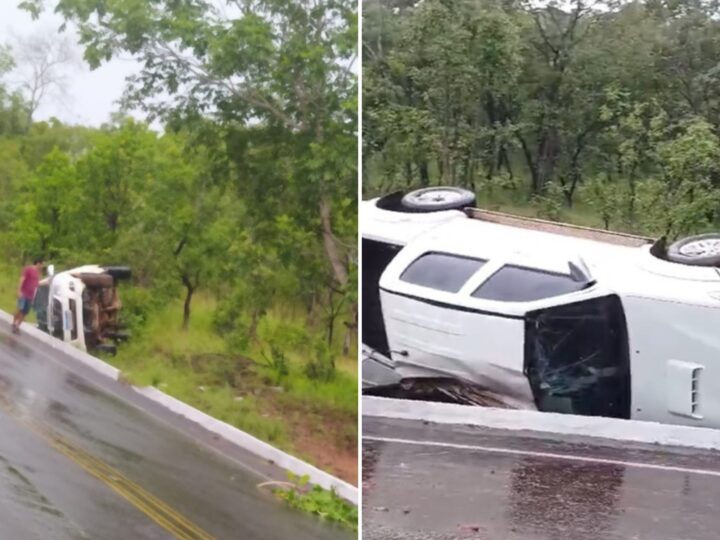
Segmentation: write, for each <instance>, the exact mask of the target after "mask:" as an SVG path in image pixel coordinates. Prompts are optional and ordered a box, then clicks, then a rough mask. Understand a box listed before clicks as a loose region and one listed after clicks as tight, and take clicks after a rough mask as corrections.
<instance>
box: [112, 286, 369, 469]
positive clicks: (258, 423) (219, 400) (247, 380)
mask: <svg viewBox="0 0 720 540" xmlns="http://www.w3.org/2000/svg"><path fill="white" fill-rule="evenodd" d="M214 309H215V301H214V300H213V299H212V298H210V297H208V296H202V295H199V296H198V297H197V298H195V299H194V301H193V311H192V316H191V323H190V327H189V328H188V330H187V331H183V330H182V329H181V317H182V306H181V303H180V301H177V302H173V303H170V304H168V305H167V306H166V307H165V308H163V309H162V310H160V311H158V312H154V313H153V314H152V316H151V317H150V320H149V322H148V324H147V326H146V327H145V328H144V329H143V331H142V333H141V334H139V335H136V336H133V338H132V339H131V340H130V341H129V342H128V343H127V344H125V345H123V346H122V347H121V348H120V350H119V351H118V354H117V356H115V357H108V358H106V360H107V361H108V362H110V363H112V364H113V365H115V366H116V367H118V368H119V369H120V370H121V371H122V372H123V376H124V377H125V378H127V379H128V380H129V381H130V382H132V383H133V384H135V385H138V386H155V387H157V388H159V389H160V390H162V391H163V392H166V393H168V394H170V395H171V396H174V397H176V398H178V399H180V400H181V401H184V402H185V403H188V404H189V405H192V406H193V407H197V408H198V409H200V410H202V411H204V412H206V413H208V414H210V415H211V416H213V417H215V418H218V419H220V420H222V421H224V422H227V423H229V424H231V425H234V426H236V427H238V428H239V429H242V430H244V431H247V432H248V433H251V434H253V435H254V436H256V437H258V438H260V439H263V440H265V441H268V442H270V443H272V444H274V445H276V446H278V447H279V448H282V449H284V450H286V451H289V452H292V453H295V454H296V455H299V457H302V458H304V459H308V460H309V461H311V462H313V461H315V464H316V465H318V466H322V465H326V464H324V463H323V464H320V463H318V462H317V461H316V459H315V458H316V456H314V455H313V453H312V452H307V451H305V452H304V451H303V450H302V449H301V448H299V447H298V445H297V444H296V441H295V437H296V435H297V433H298V432H302V433H305V434H312V433H313V432H317V433H319V432H322V431H323V430H326V429H332V430H333V433H332V434H331V436H328V437H326V439H327V440H328V444H330V445H332V444H335V445H336V446H337V448H338V451H342V450H343V449H344V448H345V449H347V448H355V447H356V444H357V410H358V409H357V384H358V379H357V360H355V361H354V365H355V367H354V369H352V370H350V369H349V367H343V369H338V370H337V372H336V374H335V377H334V378H333V379H332V380H330V381H327V382H321V381H312V380H310V379H308V378H307V377H306V375H305V373H304V370H303V367H304V362H305V358H303V356H302V354H301V353H294V352H290V353H288V355H287V357H288V373H287V375H284V376H282V377H278V376H277V374H276V373H275V372H274V371H273V370H272V369H270V368H268V367H266V366H264V365H263V363H262V362H260V361H257V360H259V358H260V355H259V350H260V348H261V344H256V345H255V346H254V347H253V348H252V350H251V351H249V352H247V355H244V354H241V353H239V352H237V351H228V349H227V345H226V342H225V341H224V340H223V339H222V338H221V337H220V336H218V335H217V334H216V333H215V332H214V330H213V325H212V321H213V313H214ZM276 316H277V315H276V314H275V313H271V314H269V316H268V317H269V319H270V320H273V317H276ZM248 357H249V358H248ZM350 363H351V359H350V358H345V359H343V360H342V365H343V366H349V365H350ZM325 450H326V451H328V452H330V453H332V449H331V448H326V449H325Z"/></svg>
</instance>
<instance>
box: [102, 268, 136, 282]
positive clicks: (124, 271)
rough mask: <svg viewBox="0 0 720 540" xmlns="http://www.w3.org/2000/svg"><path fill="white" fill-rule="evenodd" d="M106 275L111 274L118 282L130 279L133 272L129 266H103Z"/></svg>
mask: <svg viewBox="0 0 720 540" xmlns="http://www.w3.org/2000/svg"><path fill="white" fill-rule="evenodd" d="M102 269H103V270H105V273H106V274H110V275H111V276H112V277H113V278H114V279H115V280H116V281H122V280H126V279H130V277H132V270H131V269H130V267H129V266H103V267H102Z"/></svg>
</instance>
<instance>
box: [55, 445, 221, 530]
mask: <svg viewBox="0 0 720 540" xmlns="http://www.w3.org/2000/svg"><path fill="white" fill-rule="evenodd" d="M45 438H46V439H47V440H48V441H49V442H50V444H51V445H52V446H53V448H55V449H56V450H58V451H59V452H61V453H62V454H64V455H65V456H67V457H68V458H70V459H71V460H72V461H74V462H75V463H77V464H78V465H80V467H82V468H83V469H85V470H86V471H87V472H88V473H90V474H91V475H92V476H94V477H95V478H97V479H98V480H100V481H101V482H103V483H104V484H106V485H107V486H109V487H110V488H112V489H113V490H114V491H115V492H116V493H117V494H118V495H120V496H121V497H123V498H124V499H125V500H127V501H128V502H129V503H130V504H132V505H133V506H135V507H136V508H137V509H138V510H140V511H142V512H143V513H145V514H146V515H147V516H148V517H150V518H151V519H152V520H153V521H155V523H157V524H158V525H160V526H161V527H163V528H164V529H165V530H167V531H168V532H170V533H171V534H173V535H174V536H175V537H176V538H178V539H179V540H215V539H214V538H213V537H212V536H211V535H209V534H208V533H206V532H205V531H203V530H202V529H201V528H200V527H198V526H197V525H195V524H194V523H192V522H190V521H189V520H188V519H186V518H185V517H183V516H182V515H180V514H179V513H178V512H176V511H175V510H173V509H172V508H171V507H170V506H168V505H167V504H165V503H164V502H163V501H161V500H160V499H158V498H157V497H155V496H154V495H152V494H150V493H148V492H147V491H146V490H145V489H143V488H142V487H140V486H139V485H137V484H136V483H135V482H133V481H132V480H130V479H128V478H126V477H125V476H123V475H122V474H121V473H120V472H118V471H117V470H115V469H113V468H111V467H110V466H109V465H107V464H106V463H104V462H102V461H100V460H99V459H97V458H96V457H94V456H92V455H90V454H88V453H87V452H85V451H84V450H81V449H80V448H77V447H75V446H72V445H71V444H70V443H68V442H67V441H66V440H63V439H62V438H60V437H59V436H58V435H51V436H48V437H45Z"/></svg>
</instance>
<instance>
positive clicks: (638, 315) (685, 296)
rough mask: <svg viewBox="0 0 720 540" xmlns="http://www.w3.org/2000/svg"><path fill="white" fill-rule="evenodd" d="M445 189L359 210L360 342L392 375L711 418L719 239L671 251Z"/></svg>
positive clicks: (719, 395)
mask: <svg viewBox="0 0 720 540" xmlns="http://www.w3.org/2000/svg"><path fill="white" fill-rule="evenodd" d="M443 190H445V191H446V192H448V191H449V193H450V194H451V195H452V194H454V193H456V192H458V191H460V190H455V191H453V188H439V189H436V190H433V189H430V190H421V191H422V192H423V193H421V194H420V200H421V199H422V197H423V196H427V193H428V192H429V193H430V194H431V196H433V197H435V196H436V195H437V193H438V192H440V193H441V196H440V197H437V198H435V199H431V203H432V202H437V199H438V198H439V199H440V202H441V205H440V206H441V208H440V209H437V210H436V209H435V208H434V206H433V204H429V205H428V206H429V209H428V211H427V212H426V213H424V212H423V211H422V208H418V207H411V208H409V209H408V208H403V207H402V206H401V205H398V204H397V203H398V201H403V200H407V197H408V196H410V197H412V196H415V198H416V203H417V201H418V195H417V192H414V193H411V194H408V195H402V196H400V195H398V194H393V195H392V196H391V197H392V200H390V201H389V202H388V199H385V198H380V199H374V200H371V201H364V202H363V203H362V205H361V220H360V222H361V228H362V241H363V309H364V311H363V342H364V344H365V345H366V346H367V347H370V348H371V349H372V350H374V351H377V352H378V353H380V354H381V355H384V356H385V357H387V358H388V359H390V360H391V363H392V365H393V366H394V369H395V372H396V376H397V378H399V379H400V380H404V381H408V380H417V379H438V380H440V379H456V380H461V381H464V382H469V383H472V384H474V385H477V386H478V387H480V388H485V389H488V390H490V391H492V392H494V393H497V394H501V395H503V396H506V397H507V399H508V402H512V403H513V404H514V405H515V406H517V407H523V408H537V409H539V410H544V411H553V412H566V413H572V414H584V415H596V416H607V417H616V418H634V419H641V420H654V421H659V422H666V423H677V424H689V425H698V426H708V427H720V332H719V331H718V330H720V273H718V270H717V269H716V268H715V267H714V266H713V264H711V263H713V261H714V259H713V256H714V252H713V249H715V247H714V246H715V244H713V243H712V239H713V236H712V235H704V236H702V237H697V238H689V239H684V240H682V241H680V242H679V243H677V245H675V244H674V245H673V246H670V248H667V247H666V246H665V245H664V240H661V241H659V242H655V243H653V242H652V240H650V239H647V238H642V237H637V236H631V235H623V234H616V233H609V232H607V231H600V230H594V229H588V228H583V227H575V226H571V225H564V224H557V223H551V222H546V221H542V220H533V219H525V218H518V217H516V216H509V215H505V214H499V213H494V212H487V211H483V210H478V209H475V208H472V207H471V206H472V203H474V197H473V196H472V194H470V195H469V196H467V195H463V196H465V197H466V198H465V199H464V200H463V201H462V203H461V204H462V208H460V207H458V208H451V209H448V208H447V205H448V201H447V200H446V199H443V197H442V193H443ZM460 193H462V192H461V191H460ZM451 198H452V197H451ZM420 206H422V205H420ZM400 216H401V217H400ZM394 225H397V233H396V232H395V229H394ZM718 239H720V236H718ZM717 245H720V240H718V244H717ZM703 246H705V247H703ZM708 246H709V247H708ZM673 259H674V260H673ZM708 259H710V260H708ZM717 263H718V264H720V259H718V261H717Z"/></svg>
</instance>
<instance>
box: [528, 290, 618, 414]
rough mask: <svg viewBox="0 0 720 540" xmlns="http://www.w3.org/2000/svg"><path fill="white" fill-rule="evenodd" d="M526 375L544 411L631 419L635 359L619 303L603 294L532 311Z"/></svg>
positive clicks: (615, 297) (541, 306) (573, 298)
mask: <svg viewBox="0 0 720 540" xmlns="http://www.w3.org/2000/svg"><path fill="white" fill-rule="evenodd" d="M557 300H560V298H558V299H557ZM525 374H526V375H527V378H528V380H529V381H530V387H531V389H532V392H533V396H534V399H535V403H536V405H537V407H538V409H539V410H542V411H549V412H559V413H570V414H580V415H589V416H606V417H613V418H630V410H631V386H630V383H631V381H630V354H629V346H628V333H627V325H626V321H625V313H624V310H623V305H622V302H621V301H620V298H619V297H618V296H617V295H614V294H603V293H602V291H599V290H598V291H593V294H590V295H586V296H585V297H584V298H577V297H576V296H575V295H570V296H568V297H564V298H562V301H561V302H554V303H551V302H547V303H546V304H545V305H538V306H534V307H533V308H532V309H530V310H529V311H528V312H527V314H526V316H525Z"/></svg>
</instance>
